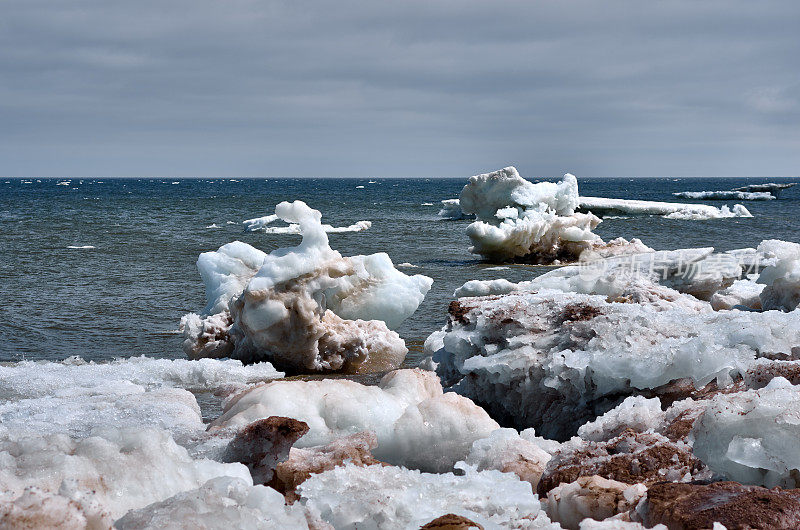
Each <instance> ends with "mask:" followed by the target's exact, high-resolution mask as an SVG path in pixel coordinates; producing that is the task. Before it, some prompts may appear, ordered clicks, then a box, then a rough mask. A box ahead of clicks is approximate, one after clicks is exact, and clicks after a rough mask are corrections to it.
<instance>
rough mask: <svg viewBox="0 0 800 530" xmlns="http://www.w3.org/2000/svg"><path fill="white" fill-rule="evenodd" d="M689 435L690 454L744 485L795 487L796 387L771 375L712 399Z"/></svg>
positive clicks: (798, 462)
mask: <svg viewBox="0 0 800 530" xmlns="http://www.w3.org/2000/svg"><path fill="white" fill-rule="evenodd" d="M690 437H691V438H692V439H693V440H694V453H695V455H696V456H697V457H698V458H700V459H701V460H703V462H705V463H706V464H707V465H708V466H709V467H710V468H711V469H712V470H714V471H716V472H717V473H719V474H720V475H722V476H724V477H726V478H729V479H731V480H736V481H738V482H742V483H745V484H756V485H762V486H767V487H770V488H771V487H774V486H783V487H790V488H796V487H798V486H800V479H798V470H800V446H798V444H797V439H798V437H800V387H798V386H794V385H792V384H791V383H789V381H787V380H786V379H784V378H783V377H776V378H774V379H772V381H770V383H769V384H768V385H767V386H766V387H764V388H762V389H759V390H749V391H747V392H739V393H735V394H722V395H718V396H716V397H714V399H713V400H712V401H711V403H710V404H709V405H708V407H707V408H706V410H705V412H703V414H702V415H701V416H700V417H699V418H698V420H697V421H696V422H695V424H694V428H693V429H692V433H691V435H690Z"/></svg>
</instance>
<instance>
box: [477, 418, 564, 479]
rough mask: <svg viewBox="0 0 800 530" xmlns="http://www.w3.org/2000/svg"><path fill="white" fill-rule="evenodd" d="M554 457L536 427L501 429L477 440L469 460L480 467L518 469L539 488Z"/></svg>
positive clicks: (505, 471) (517, 472)
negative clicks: (538, 436)
mask: <svg viewBox="0 0 800 530" xmlns="http://www.w3.org/2000/svg"><path fill="white" fill-rule="evenodd" d="M545 447H547V446H545ZM550 458H551V456H550V453H548V452H547V451H546V450H545V449H543V448H542V447H541V446H540V445H539V444H538V443H536V436H535V433H534V432H533V429H528V430H526V431H523V432H522V433H521V434H520V433H517V431H515V430H514V429H497V430H496V431H493V432H492V433H490V434H489V436H488V437H486V438H483V439H480V440H476V441H475V442H473V444H472V448H471V449H470V452H469V454H468V455H467V457H466V459H465V462H466V463H467V464H468V465H470V466H473V467H475V468H477V469H478V471H483V470H485V469H496V470H497V471H502V472H504V473H514V474H515V475H517V476H518V477H519V478H520V480H524V481H527V482H529V483H530V484H531V486H532V487H533V489H534V490H535V489H536V486H537V485H538V484H539V479H540V478H541V477H542V473H544V469H545V465H547V462H549V461H550Z"/></svg>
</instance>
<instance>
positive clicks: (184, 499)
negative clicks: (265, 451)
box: [114, 477, 308, 530]
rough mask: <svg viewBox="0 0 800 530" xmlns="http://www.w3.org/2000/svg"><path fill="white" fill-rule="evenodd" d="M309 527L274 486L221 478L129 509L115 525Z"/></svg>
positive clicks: (132, 529)
mask: <svg viewBox="0 0 800 530" xmlns="http://www.w3.org/2000/svg"><path fill="white" fill-rule="evenodd" d="M176 525H177V526H179V527H180V528H207V529H212V528H231V529H233V528H238V529H252V530H255V529H258V528H292V529H294V528H297V529H301V530H302V529H306V528H308V522H307V520H306V517H305V512H304V510H303V508H302V507H301V506H299V505H294V506H287V505H286V503H285V500H284V498H283V495H281V494H280V493H278V492H277V491H275V490H274V489H272V488H268V487H266V486H260V485H256V486H253V485H252V484H251V483H249V482H247V481H244V480H242V479H237V478H231V477H220V478H215V479H212V480H210V481H208V482H206V483H205V484H204V485H203V486H202V487H200V488H197V489H193V490H190V491H184V492H181V493H178V494H177V495H175V496H173V497H170V498H168V499H166V500H164V501H161V502H157V503H154V504H151V505H149V506H146V507H144V508H140V509H138V510H135V511H131V512H128V514H127V515H125V517H123V518H121V519H119V520H118V521H117V522H116V523H115V524H114V527H115V528H117V529H118V530H141V529H144V528H153V529H155V528H174V527H176Z"/></svg>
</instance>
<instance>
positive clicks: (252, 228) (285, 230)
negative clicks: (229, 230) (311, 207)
mask: <svg viewBox="0 0 800 530" xmlns="http://www.w3.org/2000/svg"><path fill="white" fill-rule="evenodd" d="M279 219H280V218H279V217H278V216H277V215H267V216H264V217H256V218H255V219H247V220H245V221H242V224H243V225H244V231H245V232H264V233H265V234H302V233H303V231H302V230H301V229H300V225H299V224H297V223H289V224H287V225H286V226H269V225H270V224H272V223H274V222H275V221H278V220H279ZM371 227H372V221H357V222H355V223H353V224H351V225H349V226H331V225H329V224H323V225H322V228H323V230H325V232H327V233H329V234H338V233H343V232H361V231H362V230H368V229H369V228H371Z"/></svg>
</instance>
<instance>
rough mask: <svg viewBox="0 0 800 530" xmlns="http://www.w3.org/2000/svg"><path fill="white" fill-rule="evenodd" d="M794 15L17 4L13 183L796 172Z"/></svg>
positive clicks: (434, 5)
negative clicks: (105, 178) (72, 178)
mask: <svg viewBox="0 0 800 530" xmlns="http://www.w3.org/2000/svg"><path fill="white" fill-rule="evenodd" d="M798 28H800V4H798V3H796V2H789V1H787V2H751V1H736V2H730V1H725V2H722V1H691V2H689V1H687V2H635V1H626V2H621V1H614V2H600V1H583V2H566V1H565V2H555V1H553V2H532V1H525V2H522V1H520V2H507V1H494V2H477V1H469V0H464V1H430V0H428V1H404V2H348V1H344V2H319V1H312V2H288V1H286V2H277V1H254V0H228V1H211V0H194V1H183V0H179V1H165V0H139V1H136V2H118V1H109V0H71V1H69V2H65V1H58V0H6V1H5V2H3V4H2V13H0V174H6V175H15V174H18V175H37V174H47V175H65V174H67V175H99V174H103V175H140V174H147V175H159V174H171V175H214V174H221V175H242V174H244V175H290V176H299V175H330V176H340V175H342V176H346V175H386V176H404V175H423V176H427V175H430V176H435V175H469V174H472V173H475V172H479V171H483V170H490V169H494V168H496V167H500V166H503V165H507V164H515V165H517V166H518V167H519V169H520V170H521V171H522V172H523V173H524V174H527V175H556V174H560V173H563V172H564V171H572V172H575V173H577V174H579V175H772V174H783V175H786V174H797V173H800V38H798V37H797V33H798Z"/></svg>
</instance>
